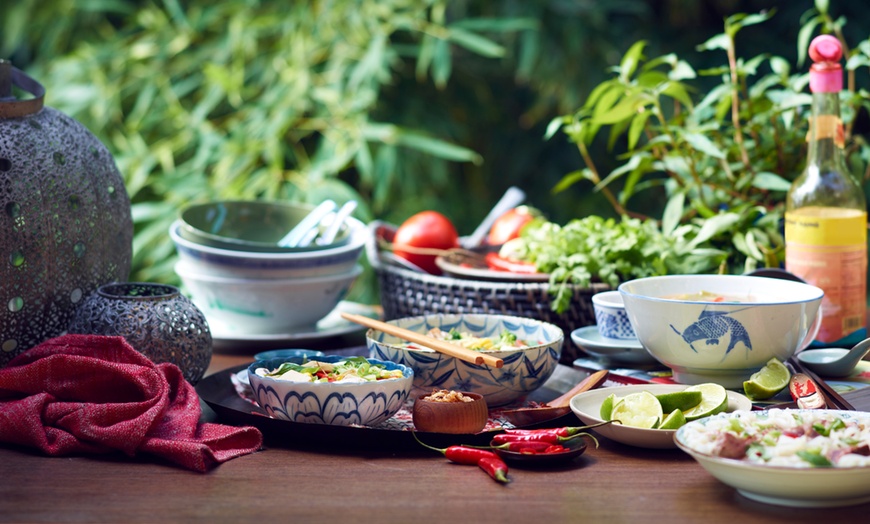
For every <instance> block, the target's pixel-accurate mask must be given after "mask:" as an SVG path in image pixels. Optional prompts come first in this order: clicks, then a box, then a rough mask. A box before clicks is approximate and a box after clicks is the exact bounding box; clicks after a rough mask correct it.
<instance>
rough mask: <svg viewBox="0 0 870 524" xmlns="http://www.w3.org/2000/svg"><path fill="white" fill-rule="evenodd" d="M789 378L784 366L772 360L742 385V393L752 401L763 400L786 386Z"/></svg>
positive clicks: (789, 374)
mask: <svg viewBox="0 0 870 524" xmlns="http://www.w3.org/2000/svg"><path fill="white" fill-rule="evenodd" d="M790 378H791V373H790V372H789V370H788V368H787V367H785V364H783V363H782V362H780V361H779V360H777V359H775V358H772V359H770V360H768V361H767V364H765V365H764V367H763V368H761V369H760V370H758V371H756V372H755V373H753V374H752V376H751V377H749V380H747V381H746V382H744V383H743V392H744V393H746V396H747V397H749V398H750V399H752V400H764V399H767V398H770V397H772V396H774V395H776V394H777V393H779V392H780V391H782V390H783V389H784V388H785V387H786V386H788V381H789V379H790Z"/></svg>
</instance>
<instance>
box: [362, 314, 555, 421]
mask: <svg viewBox="0 0 870 524" xmlns="http://www.w3.org/2000/svg"><path fill="white" fill-rule="evenodd" d="M389 323H390V324H393V325H396V326H399V327H403V328H405V329H410V330H411V331H414V332H417V333H422V334H425V333H427V332H428V331H429V330H430V329H433V328H440V329H443V330H444V331H449V330H450V329H451V328H455V329H457V330H458V331H461V332H467V333H469V334H471V335H473V336H477V337H491V338H495V339H497V338H498V337H500V336H501V333H502V332H503V331H504V330H508V331H510V332H511V333H514V334H516V335H517V338H519V339H521V340H527V341H533V345H531V346H530V347H528V348H525V349H519V348H518V349H510V350H504V351H492V352H488V353H489V354H491V355H493V356H495V357H498V358H501V359H502V360H503V361H504V366H503V367H501V368H495V367H489V366H486V365H480V366H478V365H475V364H471V363H469V362H465V361H462V360H459V359H457V358H454V357H451V356H448V355H444V354H441V353H438V352H436V351H434V350H431V349H425V348H424V349H408V348H406V347H405V341H403V340H401V339H399V338H398V337H395V336H393V335H388V334H386V333H383V332H382V331H378V330H376V329H370V330H369V331H368V332H367V333H366V344H367V345H368V348H369V352H370V355H371V356H372V357H373V358H378V359H381V360H389V361H393V362H398V363H400V364H404V365H406V366H409V367H411V368H412V369H413V370H414V392H415V394H417V393H425V392H429V391H432V390H433V389H453V390H458V391H468V392H470V393H478V394H480V395H483V397H484V398H485V399H486V404H487V406H489V407H493V406H501V405H504V404H508V403H510V402H513V401H515V400H517V399H520V398H522V397H524V396H526V395H528V394H529V393H531V392H533V391H535V390H536V389H538V388H539V387H541V386H542V385H543V384H544V382H546V381H547V379H549V378H550V376H551V375H552V374H553V372H554V371H555V370H556V366H557V365H558V364H559V356H560V355H561V353H562V343H563V342H564V338H565V335H564V333H563V331H562V329H561V328H559V327H558V326H555V325H553V324H548V323H546V322H541V321H539V320H533V319H529V318H520V317H511V316H502V315H483V314H466V315H428V316H419V317H409V318H401V319H397V320H390V321H389Z"/></svg>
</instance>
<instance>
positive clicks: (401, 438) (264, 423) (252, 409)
mask: <svg viewBox="0 0 870 524" xmlns="http://www.w3.org/2000/svg"><path fill="white" fill-rule="evenodd" d="M246 367H247V365H241V366H236V367H233V368H229V369H226V370H223V371H220V372H217V373H214V374H212V375H209V376H207V377H205V378H203V379H202V380H201V381H200V382H199V383H198V384H197V386H196V392H197V393H198V394H199V397H200V399H202V401H203V402H205V404H207V406H208V407H209V408H211V410H213V411H214V414H215V415H216V417H217V422H221V423H225V424H231V425H236V426H254V427H256V428H259V429H260V431H262V432H263V436H264V438H265V439H266V442H267V444H269V445H276V446H289V447H293V446H315V447H322V446H332V447H339V449H343V450H349V449H378V450H394V451H398V450H412V449H413V450H421V449H423V448H422V446H421V445H420V444H418V443H417V442H416V441H415V440H414V436H413V435H412V434H411V432H410V431H407V430H399V429H392V428H370V427H362V426H328V425H322V424H306V423H300V422H290V421H286V420H279V419H274V418H270V417H268V416H266V415H265V413H264V412H263V410H261V409H260V408H259V406H256V405H254V404H252V403H250V402H248V401H247V400H245V399H243V398H242V397H241V396H239V394H238V393H237V392H236V390H235V387H234V386H233V384H232V382H231V380H230V376H231V375H233V374H234V373H237V372H238V371H241V370H242V369H245V368H246ZM588 374H589V373H588V372H587V371H585V370H580V369H576V368H572V367H569V366H565V365H562V364H560V365H559V366H558V367H557V369H556V371H555V372H554V373H553V376H552V377H550V380H548V381H547V382H546V384H544V386H543V387H542V388H540V389H538V390H537V391H535V392H534V393H532V394H531V395H529V397H528V398H527V399H526V404H525V405H527V403H528V402H547V401H549V400H552V399H554V398H556V397H558V396H559V395H561V394H562V393H564V392H566V391H568V390H569V389H571V387H572V386H574V385H575V384H576V383H577V382H579V381H581V380H583V379H584V378H585V377H586V376H588ZM614 378H615V379H616V380H617V381H618V380H619V379H618V378H616V377H614ZM626 378H627V377H626ZM609 380H610V379H609ZM627 380H631V379H627ZM605 385H606V384H605ZM615 385H619V383H618V382H617V383H616V384H615ZM579 424H580V421H579V419H578V418H577V416H576V415H574V413H568V414H567V415H564V416H562V417H559V418H557V419H553V420H550V421H548V422H545V423H542V424H538V426H541V427H562V426H576V425H579ZM529 427H534V426H529ZM500 431H501V430H493V431H484V432H481V433H476V434H460V435H454V434H446V433H433V432H417V436H418V437H419V438H420V440H422V441H423V442H425V443H426V444H429V445H431V446H435V447H447V446H450V445H454V444H470V445H477V446H485V445H487V444H489V442H490V441H491V440H492V436H493V435H495V434H496V433H499V432H500Z"/></svg>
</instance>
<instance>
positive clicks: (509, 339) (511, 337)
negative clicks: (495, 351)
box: [499, 330, 517, 346]
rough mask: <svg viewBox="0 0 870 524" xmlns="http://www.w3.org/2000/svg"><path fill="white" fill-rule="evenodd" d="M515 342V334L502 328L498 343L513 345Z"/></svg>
mask: <svg viewBox="0 0 870 524" xmlns="http://www.w3.org/2000/svg"><path fill="white" fill-rule="evenodd" d="M516 343H517V336H516V335H515V334H513V333H511V332H510V331H508V330H504V331H502V332H501V338H500V341H499V345H502V346H513V345H514V344H516Z"/></svg>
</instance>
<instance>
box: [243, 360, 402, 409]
mask: <svg viewBox="0 0 870 524" xmlns="http://www.w3.org/2000/svg"><path fill="white" fill-rule="evenodd" d="M345 358H347V357H344V356H341V355H328V356H325V357H316V360H320V361H322V362H332V363H334V362H338V361H340V360H344V359H345ZM287 361H291V362H301V361H302V358H300V357H294V358H290V359H287V358H273V359H269V360H260V361H257V362H254V363H253V364H251V366H250V367H249V368H248V381H249V382H250V384H251V389H252V390H253V392H254V398H256V400H257V404H259V405H260V407H261V408H263V410H264V411H265V412H266V413H267V414H268V415H269V416H270V417H273V418H279V419H283V420H289V421H291V422H303V423H309V424H328V425H333V426H350V425H352V424H356V425H362V426H375V425H377V424H380V423H381V422H383V421H385V420H387V419H388V418H390V417H392V416H393V415H395V414H396V413H397V412H398V411H399V409H401V408H402V406H403V405H404V404H405V401H407V400H408V395H409V394H410V392H411V384H412V382H413V379H414V372H413V371H412V370H411V368H409V367H407V366H403V365H401V364H396V363H394V362H383V361H379V360H375V359H369V362H372V363H375V364H383V365H384V366H386V367H387V369H401V370H402V378H396V379H388V380H378V381H376V382H362V383H350V384H345V383H334V382H327V383H312V382H290V381H287V380H279V379H275V378H271V377H261V376H259V375H257V374H256V372H255V371H256V369H258V368H267V369H276V368H278V367H279V366H280V365H281V364H282V363H283V362H287Z"/></svg>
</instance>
